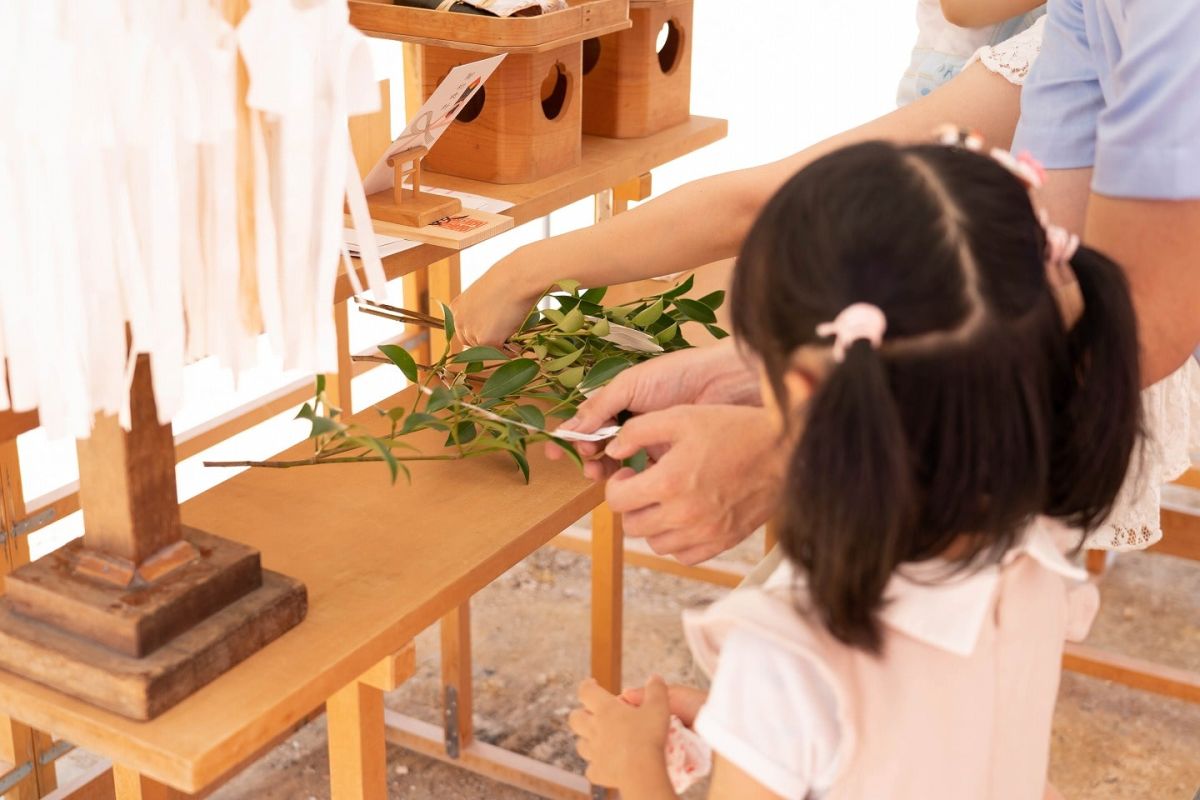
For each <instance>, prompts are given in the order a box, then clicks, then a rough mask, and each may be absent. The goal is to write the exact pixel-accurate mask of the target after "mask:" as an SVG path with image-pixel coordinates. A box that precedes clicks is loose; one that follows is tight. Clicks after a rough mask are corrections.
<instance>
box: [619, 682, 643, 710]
mask: <svg viewBox="0 0 1200 800" xmlns="http://www.w3.org/2000/svg"><path fill="white" fill-rule="evenodd" d="M645 696H646V690H645V689H643V688H642V687H641V686H633V687H630V688H628V689H626V690H625V691H623V692H621V699H622V700H624V701H625V702H626V703H629V705H631V706H640V705H641V704H642V699H643V698H644V697H645Z"/></svg>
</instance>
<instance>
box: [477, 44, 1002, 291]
mask: <svg viewBox="0 0 1200 800" xmlns="http://www.w3.org/2000/svg"><path fill="white" fill-rule="evenodd" d="M1019 113H1020V89H1019V88H1018V87H1016V86H1013V85H1012V84H1010V83H1009V82H1008V81H1006V80H1004V79H1003V78H1001V77H1000V76H998V75H995V74H993V73H991V72H988V71H987V70H986V69H983V68H982V67H980V66H979V65H975V66H972V67H970V68H968V69H967V70H964V72H963V73H962V74H961V75H959V76H958V77H957V78H955V79H954V80H952V81H950V83H948V84H947V85H945V86H943V87H942V88H940V89H938V90H937V91H935V92H933V93H932V94H930V95H928V96H926V97H923V98H921V99H920V100H918V101H917V102H915V103H912V104H911V105H909V106H906V107H904V108H901V109H897V110H896V111H893V112H891V113H889V114H886V115H884V116H882V117H879V118H878V119H875V120H872V121H871V122H868V123H866V124H865V125H861V126H859V127H857V128H854V129H852V130H849V131H846V132H844V133H840V134H838V135H837V136H833V137H831V138H829V139H826V140H824V141H822V142H818V143H817V144H815V145H813V146H812V147H809V148H807V149H805V150H803V151H801V152H799V153H797V154H796V155H794V156H790V157H788V158H786V159H783V160H781V161H777V162H774V163H772V164H767V165H764V166H761V167H755V168H752V169H747V170H741V171H738V172H730V173H726V174H723V175H717V176H714V177H711V178H705V179H703V180H699V181H696V182H694V183H691V184H688V185H687V186H683V187H681V188H679V189H676V190H675V191H672V192H669V193H667V194H665V195H663V196H662V197H659V198H656V199H654V200H651V201H650V202H647V203H644V204H642V205H641V206H639V207H638V208H636V209H634V210H632V211H630V212H628V213H626V214H621V215H619V216H617V217H614V218H612V219H610V220H608V221H606V222H603V223H601V224H599V225H595V226H593V227H590V228H585V229H583V230H580V231H575V232H573V233H569V234H565V235H562V236H557V237H555V238H553V239H548V240H545V241H542V242H538V243H536V244H533V245H529V246H527V247H525V248H522V249H521V250H518V251H517V252H516V253H514V254H513V255H512V256H510V257H509V258H508V259H505V261H503V262H501V263H500V265H498V266H501V268H502V269H506V270H509V274H508V275H507V276H506V277H507V278H508V280H510V281H512V282H513V283H514V285H515V286H517V287H519V288H520V289H521V290H522V292H523V293H524V294H527V295H530V296H532V295H533V294H535V293H536V292H538V291H540V290H541V289H543V288H545V287H546V286H548V285H550V284H551V283H554V282H555V281H557V280H562V279H564V278H574V279H576V280H578V281H580V282H582V283H584V284H585V285H587V284H590V285H607V284H611V283H619V282H624V281H633V280H640V279H644V278H649V277H653V276H655V275H662V274H665V273H671V272H682V271H684V270H688V269H694V268H696V267H699V266H702V265H704V264H708V263H711V262H713V261H717V260H719V259H722V258H729V257H731V256H734V255H736V254H737V252H738V250H739V249H740V248H741V244H742V241H743V240H744V239H745V238H746V234H747V233H748V232H749V230H750V226H751V225H753V223H754V220H755V219H757V217H758V214H759V213H760V212H761V211H762V208H763V206H765V205H766V203H767V201H768V200H770V198H771V197H772V196H773V195H774V194H775V192H777V191H778V190H779V188H780V187H782V186H783V184H784V183H786V182H787V180H788V179H789V178H791V177H792V176H793V175H794V174H796V172H798V171H799V170H801V169H803V168H804V167H805V166H807V165H808V164H810V163H812V162H813V161H815V160H816V159H818V158H820V157H821V156H824V155H826V154H828V153H831V152H833V151H834V150H837V149H839V148H841V147H845V146H847V145H850V144H855V143H858V142H864V141H870V140H876V139H882V140H892V141H919V140H922V139H925V138H927V137H928V136H929V135H930V134H931V133H932V131H933V129H934V128H936V127H937V126H938V125H940V124H942V123H946V122H951V123H954V124H957V125H961V126H962V127H966V128H971V129H973V130H976V131H979V132H980V133H981V134H982V135H983V136H984V137H986V138H987V140H988V141H989V142H991V143H993V144H995V145H997V146H1000V147H1007V146H1008V144H1009V143H1010V142H1011V141H1012V136H1013V131H1014V130H1015V128H1016V123H1017V118H1018V115H1019Z"/></svg>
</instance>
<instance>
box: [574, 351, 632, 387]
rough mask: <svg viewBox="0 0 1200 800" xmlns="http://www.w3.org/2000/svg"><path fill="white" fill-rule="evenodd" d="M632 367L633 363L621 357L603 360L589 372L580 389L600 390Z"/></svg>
mask: <svg viewBox="0 0 1200 800" xmlns="http://www.w3.org/2000/svg"><path fill="white" fill-rule="evenodd" d="M632 366H633V364H632V362H630V361H629V360H628V359H626V358H622V357H621V356H609V357H608V358H603V359H601V360H600V361H598V362H596V365H595V366H594V367H592V368H591V370H589V371H588V374H587V377H586V378H584V379H583V383H581V384H580V385H579V387H580V388H581V389H584V390H587V389H596V388H599V387H601V386H603V385H604V384H606V383H608V382H609V381H611V380H612V379H613V378H615V377H617V376H618V375H620V374H621V373H622V372H624V371H625V370H627V369H629V368H630V367H632Z"/></svg>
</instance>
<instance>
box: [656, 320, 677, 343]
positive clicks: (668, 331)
mask: <svg viewBox="0 0 1200 800" xmlns="http://www.w3.org/2000/svg"><path fill="white" fill-rule="evenodd" d="M678 335H679V323H678V322H675V323H672V324H671V325H668V326H667V327H666V328H664V329H663V330H661V331H660V332H659V333H658V334H657V335H656V336H655V337H654V339H655V340H656V341H657V342H658V343H659V344H666V343H667V342H670V341H674V339H675V337H676V336H678Z"/></svg>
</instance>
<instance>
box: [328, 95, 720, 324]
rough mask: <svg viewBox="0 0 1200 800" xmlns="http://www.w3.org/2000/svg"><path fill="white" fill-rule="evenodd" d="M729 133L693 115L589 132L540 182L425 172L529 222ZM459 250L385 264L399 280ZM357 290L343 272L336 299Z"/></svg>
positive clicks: (432, 182)
mask: <svg viewBox="0 0 1200 800" xmlns="http://www.w3.org/2000/svg"><path fill="white" fill-rule="evenodd" d="M728 131H729V123H728V122H726V121H725V120H723V119H714V118H711V117H697V116H693V117H692V118H691V119H689V120H688V121H687V122H685V123H684V124H682V125H678V126H676V127H674V128H670V129H668V130H665V131H663V132H662V133H657V134H655V135H653V136H647V137H646V138H644V139H604V138H601V137H599V136H584V137H583V160H582V162H581V163H580V164H579V166H578V167H576V168H575V169H571V170H567V171H566V172H560V173H558V174H556V175H552V176H550V177H549V178H545V179H543V180H540V181H536V182H534V183H524V184H509V185H500V184H495V183H483V182H482V181H472V180H467V179H466V178H455V177H451V176H448V175H439V174H437V173H434V172H426V173H425V174H424V183H425V185H427V186H433V187H437V188H441V189H452V190H454V191H459V192H470V193H471V194H477V195H483V196H485V197H494V198H496V199H498V200H506V201H508V202H510V203H512V204H513V207H512V208H510V209H509V210H508V211H505V212H504V213H505V215H507V216H510V217H512V218H513V220H514V222H515V224H516V225H524V224H525V223H526V222H531V221H533V220H535V219H538V218H539V217H544V216H546V215H547V214H549V213H550V212H551V211H555V210H557V209H559V208H563V207H564V206H568V205H570V204H571V203H574V202H577V201H579V200H583V199H585V198H587V197H590V196H592V195H594V194H596V193H597V192H601V191H604V190H605V189H608V188H611V187H613V186H616V185H617V184H620V183H622V182H624V181H627V180H629V179H630V178H633V177H636V176H638V175H641V174H643V173H646V172H650V171H651V170H653V169H654V168H656V167H659V166H662V165H663V164H666V163H668V162H670V161H673V160H675V159H677V158H679V157H681V156H685V155H687V154H688V153H691V152H694V151H696V150H699V149H700V148H702V147H706V146H707V145H710V144H713V143H714V142H718V141H720V140H721V139H724V138H725V136H726V135H727V133H728ZM453 254H454V251H452V250H448V249H446V248H443V247H434V246H433V245H422V246H420V247H414V248H413V249H411V250H406V251H404V252H403V253H397V254H396V255H394V256H389V257H388V258H385V259H384V260H383V267H384V271H385V272H386V273H387V277H388V278H389V279H394V278H399V277H401V276H403V275H407V274H409V273H410V272H416V271H417V270H419V269H423V268H424V267H427V266H429V265H430V264H434V263H436V262H438V261H441V260H442V259H445V258H449V257H450V256H451V255H453ZM355 263H357V262H355ZM359 272H360V276H361V277H362V281H363V284H364V285H365V284H366V274H365V273H363V272H362V271H361V269H360V271H359ZM352 294H353V291H352V290H351V287H350V280H349V279H348V278H347V277H346V276H345V275H342V276H341V277H340V278H339V279H338V284H337V290H336V296H335V300H336V302H341V301H342V300H346V299H347V298H349V297H350V296H351V295H352Z"/></svg>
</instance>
